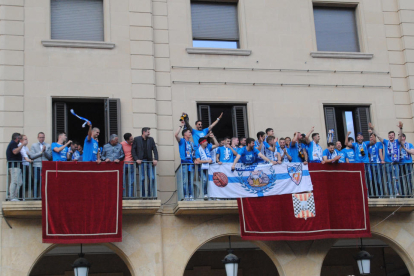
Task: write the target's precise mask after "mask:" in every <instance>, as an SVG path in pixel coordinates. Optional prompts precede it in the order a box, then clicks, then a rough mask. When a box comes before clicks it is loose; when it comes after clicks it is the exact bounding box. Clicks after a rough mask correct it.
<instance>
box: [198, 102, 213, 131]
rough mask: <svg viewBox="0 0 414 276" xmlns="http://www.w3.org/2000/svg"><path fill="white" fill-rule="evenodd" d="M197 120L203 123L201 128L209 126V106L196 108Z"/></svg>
mask: <svg viewBox="0 0 414 276" xmlns="http://www.w3.org/2000/svg"><path fill="white" fill-rule="evenodd" d="M198 119H199V120H201V122H202V123H203V128H206V127H208V126H210V125H211V116H210V106H209V105H199V106H198Z"/></svg>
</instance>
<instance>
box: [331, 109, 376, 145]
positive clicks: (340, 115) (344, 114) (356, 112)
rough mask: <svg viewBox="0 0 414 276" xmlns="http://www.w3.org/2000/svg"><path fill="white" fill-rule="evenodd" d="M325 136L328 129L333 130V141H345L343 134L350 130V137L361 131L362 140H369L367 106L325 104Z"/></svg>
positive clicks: (354, 136)
mask: <svg viewBox="0 0 414 276" xmlns="http://www.w3.org/2000/svg"><path fill="white" fill-rule="evenodd" d="M324 111H325V125H326V136H328V131H329V130H330V129H333V130H334V137H333V141H334V142H336V141H338V140H339V141H341V142H342V143H343V142H344V141H345V135H346V134H347V132H348V131H351V135H350V137H352V138H354V139H355V138H356V133H358V132H362V135H363V136H364V141H369V133H368V123H369V122H370V121H371V119H370V115H369V107H368V106H325V107H324Z"/></svg>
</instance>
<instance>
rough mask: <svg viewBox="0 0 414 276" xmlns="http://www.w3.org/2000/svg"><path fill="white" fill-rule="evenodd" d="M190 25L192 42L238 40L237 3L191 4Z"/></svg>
mask: <svg viewBox="0 0 414 276" xmlns="http://www.w3.org/2000/svg"><path fill="white" fill-rule="evenodd" d="M191 23H192V24H191V25H192V29H193V39H194V40H229V41H238V40H239V23H238V19H237V3H216V2H204V3H199V2H193V3H191Z"/></svg>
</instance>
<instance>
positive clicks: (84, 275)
mask: <svg viewBox="0 0 414 276" xmlns="http://www.w3.org/2000/svg"><path fill="white" fill-rule="evenodd" d="M78 256H79V258H78V259H76V261H75V262H74V263H73V265H72V267H73V270H74V271H75V276H88V273H89V268H90V267H91V264H90V263H89V262H88V260H87V259H85V258H84V257H85V254H83V253H82V244H81V253H79V255H78Z"/></svg>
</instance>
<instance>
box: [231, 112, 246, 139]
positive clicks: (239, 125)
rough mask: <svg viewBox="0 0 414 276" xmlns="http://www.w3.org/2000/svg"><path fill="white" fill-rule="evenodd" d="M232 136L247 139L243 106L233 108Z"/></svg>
mask: <svg viewBox="0 0 414 276" xmlns="http://www.w3.org/2000/svg"><path fill="white" fill-rule="evenodd" d="M232 117H233V135H234V137H238V138H240V137H246V138H247V137H249V131H248V129H247V111H246V107H245V106H233V112H232Z"/></svg>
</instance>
